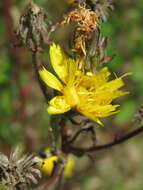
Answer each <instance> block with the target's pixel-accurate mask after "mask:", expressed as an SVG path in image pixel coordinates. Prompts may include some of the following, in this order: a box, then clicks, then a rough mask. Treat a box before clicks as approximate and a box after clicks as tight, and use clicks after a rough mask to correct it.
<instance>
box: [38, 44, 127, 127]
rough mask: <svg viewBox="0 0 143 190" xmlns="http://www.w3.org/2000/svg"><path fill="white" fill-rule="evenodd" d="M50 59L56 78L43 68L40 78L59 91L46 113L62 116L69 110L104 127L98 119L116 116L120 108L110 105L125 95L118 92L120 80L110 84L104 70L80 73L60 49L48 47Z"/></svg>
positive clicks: (71, 60) (73, 61)
mask: <svg viewBox="0 0 143 190" xmlns="http://www.w3.org/2000/svg"><path fill="white" fill-rule="evenodd" d="M50 60H51V64H52V66H53V69H54V71H55V75H53V74H52V73H51V72H49V71H47V70H46V69H45V68H44V67H43V68H42V69H41V70H40V71H39V74H40V77H41V79H42V80H43V81H44V82H45V83H46V84H47V85H48V86H49V87H51V88H53V89H55V90H57V91H59V92H60V95H59V96H55V97H54V98H53V99H52V100H51V101H50V102H49V106H48V109H47V111H48V113H49V114H62V113H65V112H67V111H69V110H71V109H73V110H75V111H78V112H80V113H81V114H83V115H85V116H87V117H89V118H91V119H93V120H94V121H96V122H97V123H98V124H100V125H103V124H102V122H101V121H100V120H99V118H102V117H107V116H110V115H112V114H115V113H117V112H118V111H117V110H116V108H117V107H118V106H119V105H112V104H111V102H112V100H113V99H115V98H117V97H119V96H123V95H125V94H128V92H123V91H121V90H119V89H120V88H121V87H122V86H123V85H124V82H123V80H122V78H123V77H119V78H116V79H114V80H111V81H109V76H110V72H109V71H108V68H107V67H104V68H102V69H101V70H100V71H99V72H98V73H96V74H93V73H89V72H88V73H85V72H84V71H83V70H79V68H78V65H79V61H78V60H74V59H71V58H69V57H67V56H66V55H65V54H64V53H63V51H62V49H61V48H60V46H58V45H57V46H56V45H55V44H53V45H52V46H51V47H50Z"/></svg>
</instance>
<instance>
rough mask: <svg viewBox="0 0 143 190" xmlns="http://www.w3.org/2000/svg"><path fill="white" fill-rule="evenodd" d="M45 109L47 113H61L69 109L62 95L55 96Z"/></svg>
mask: <svg viewBox="0 0 143 190" xmlns="http://www.w3.org/2000/svg"><path fill="white" fill-rule="evenodd" d="M49 103H50V105H49V107H48V109H47V111H48V113H49V114H61V113H65V112H67V111H69V110H70V109H71V107H70V105H68V104H67V103H66V100H65V98H64V96H56V97H54V98H53V99H52V100H51V101H50V102H49Z"/></svg>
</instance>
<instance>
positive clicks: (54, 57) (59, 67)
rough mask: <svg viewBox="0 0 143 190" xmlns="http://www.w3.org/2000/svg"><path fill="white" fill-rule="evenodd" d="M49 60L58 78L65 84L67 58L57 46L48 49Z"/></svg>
mask: <svg viewBox="0 0 143 190" xmlns="http://www.w3.org/2000/svg"><path fill="white" fill-rule="evenodd" d="M50 60H51V64H52V66H53V68H54V70H55V72H56V74H57V75H58V77H59V78H60V79H61V80H62V81H63V82H65V80H66V77H67V75H68V73H67V61H68V58H67V57H66V56H65V54H64V52H63V51H62V49H61V47H60V46H59V45H57V46H56V44H53V45H52V46H51V47H50Z"/></svg>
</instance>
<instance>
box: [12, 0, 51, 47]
mask: <svg viewBox="0 0 143 190" xmlns="http://www.w3.org/2000/svg"><path fill="white" fill-rule="evenodd" d="M16 35H17V37H18V39H19V41H20V43H21V44H22V45H24V46H26V47H28V48H31V49H33V48H35V46H36V47H37V46H40V45H41V44H43V43H46V42H47V38H48V20H47V16H46V14H45V12H44V10H43V9H42V8H40V7H39V6H38V5H36V4H35V3H33V2H31V3H30V4H29V5H28V6H27V8H26V10H25V13H24V14H23V15H22V16H21V18H20V23H19V26H18V29H17V31H16Z"/></svg>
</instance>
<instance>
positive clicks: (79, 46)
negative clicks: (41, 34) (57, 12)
mask: <svg viewBox="0 0 143 190" xmlns="http://www.w3.org/2000/svg"><path fill="white" fill-rule="evenodd" d="M98 17H99V15H97V14H96V12H93V11H91V10H90V9H87V8H85V6H84V5H81V4H79V6H78V8H77V9H75V10H73V11H71V12H70V13H69V14H68V15H67V16H66V17H65V19H64V21H63V22H62V23H61V24H62V25H64V24H69V23H71V22H73V23H75V37H74V49H73V51H75V52H77V54H78V55H79V57H81V58H83V57H85V56H86V48H87V47H86V42H87V40H88V38H89V36H90V35H91V34H92V32H93V31H94V30H95V28H96V27H97V26H98Z"/></svg>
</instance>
